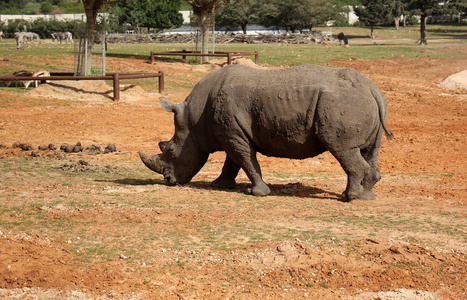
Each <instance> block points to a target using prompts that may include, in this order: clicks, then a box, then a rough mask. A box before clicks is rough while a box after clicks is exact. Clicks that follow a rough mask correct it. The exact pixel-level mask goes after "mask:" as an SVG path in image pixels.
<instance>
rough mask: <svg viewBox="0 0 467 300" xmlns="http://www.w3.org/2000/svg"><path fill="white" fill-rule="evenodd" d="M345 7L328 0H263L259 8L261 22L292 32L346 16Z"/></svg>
mask: <svg viewBox="0 0 467 300" xmlns="http://www.w3.org/2000/svg"><path fill="white" fill-rule="evenodd" d="M343 12H344V9H343V7H342V6H341V5H339V4H338V2H337V1H332V0H331V1H328V0H302V1H297V2H294V1H290V0H263V1H262V5H261V7H260V9H259V15H260V24H262V25H264V26H267V27H269V26H281V27H285V29H286V31H287V32H288V31H291V32H292V33H293V32H295V31H296V30H299V31H302V30H303V29H310V30H311V29H312V28H313V27H314V26H317V25H322V24H324V23H325V22H327V21H331V20H336V19H339V18H344V15H343V14H342V13H343Z"/></svg>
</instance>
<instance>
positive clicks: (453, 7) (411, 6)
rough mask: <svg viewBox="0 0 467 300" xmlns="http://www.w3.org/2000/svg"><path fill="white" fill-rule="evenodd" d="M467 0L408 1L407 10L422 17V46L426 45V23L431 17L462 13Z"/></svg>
mask: <svg viewBox="0 0 467 300" xmlns="http://www.w3.org/2000/svg"><path fill="white" fill-rule="evenodd" d="M466 6H467V5H466V1H465V0H445V1H440V0H408V4H407V9H408V10H409V11H410V12H411V13H412V14H413V15H419V16H420V45H426V44H427V40H426V21H427V18H428V17H429V16H438V15H444V14H455V13H460V12H461V11H462V10H463V9H464V11H465V7H466Z"/></svg>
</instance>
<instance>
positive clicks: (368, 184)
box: [360, 147, 381, 200]
mask: <svg viewBox="0 0 467 300" xmlns="http://www.w3.org/2000/svg"><path fill="white" fill-rule="evenodd" d="M362 155H363V157H364V158H365V160H366V161H367V162H368V164H369V165H370V170H369V172H368V173H367V174H366V175H365V177H364V178H363V181H362V186H363V193H362V194H360V199H364V200H374V199H376V195H375V193H374V192H373V186H374V185H375V184H376V183H377V182H378V181H380V180H381V174H380V171H379V164H378V155H379V148H378V147H372V148H369V149H365V150H364V151H362Z"/></svg>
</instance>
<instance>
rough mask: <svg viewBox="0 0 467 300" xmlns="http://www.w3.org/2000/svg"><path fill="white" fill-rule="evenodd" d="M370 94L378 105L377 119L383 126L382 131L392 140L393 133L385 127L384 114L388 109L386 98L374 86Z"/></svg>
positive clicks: (385, 114)
mask: <svg viewBox="0 0 467 300" xmlns="http://www.w3.org/2000/svg"><path fill="white" fill-rule="evenodd" d="M372 94H373V97H374V99H375V100H376V104H377V105H378V111H379V119H380V121H381V126H382V127H383V130H384V133H385V134H386V137H387V139H388V140H392V139H393V138H394V134H393V133H392V132H391V131H390V130H389V129H388V128H387V127H386V116H387V111H388V109H387V103H386V100H385V99H384V96H383V94H382V93H381V91H379V90H378V88H376V87H374V90H372Z"/></svg>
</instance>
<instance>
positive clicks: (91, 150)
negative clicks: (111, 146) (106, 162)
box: [84, 144, 102, 155]
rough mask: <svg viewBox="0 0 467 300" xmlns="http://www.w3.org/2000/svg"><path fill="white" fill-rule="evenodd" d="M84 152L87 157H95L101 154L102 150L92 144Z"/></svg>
mask: <svg viewBox="0 0 467 300" xmlns="http://www.w3.org/2000/svg"><path fill="white" fill-rule="evenodd" d="M84 152H85V153H86V154H89V155H96V154H101V153H102V149H101V146H99V145H98V144H92V145H91V146H88V147H86V149H84Z"/></svg>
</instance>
